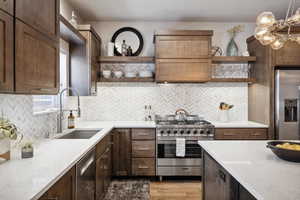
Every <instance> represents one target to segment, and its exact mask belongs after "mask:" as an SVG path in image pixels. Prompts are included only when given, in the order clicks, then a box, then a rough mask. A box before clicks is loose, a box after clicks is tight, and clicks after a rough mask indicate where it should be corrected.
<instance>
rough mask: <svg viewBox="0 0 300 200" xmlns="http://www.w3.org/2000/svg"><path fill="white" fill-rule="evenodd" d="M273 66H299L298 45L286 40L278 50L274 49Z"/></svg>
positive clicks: (299, 50) (299, 53) (299, 54)
mask: <svg viewBox="0 0 300 200" xmlns="http://www.w3.org/2000/svg"><path fill="white" fill-rule="evenodd" d="M273 62H274V66H299V65H300V47H299V44H298V43H296V42H287V43H286V44H285V46H284V47H283V48H281V49H279V50H277V51H276V50H274V60H273Z"/></svg>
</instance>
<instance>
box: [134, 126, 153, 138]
mask: <svg viewBox="0 0 300 200" xmlns="http://www.w3.org/2000/svg"><path fill="white" fill-rule="evenodd" d="M132 139H133V140H155V129H145V128H138V129H132Z"/></svg>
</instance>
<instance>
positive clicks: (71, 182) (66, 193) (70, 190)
mask: <svg viewBox="0 0 300 200" xmlns="http://www.w3.org/2000/svg"><path fill="white" fill-rule="evenodd" d="M75 171H76V170H75V167H73V168H72V169H71V170H70V171H69V172H67V173H66V174H65V175H64V176H63V177H62V178H60V179H59V180H58V181H57V182H56V183H55V184H54V185H53V186H52V187H51V188H50V189H49V190H48V191H47V192H46V193H45V194H44V195H43V196H42V197H41V198H40V199H39V200H75V194H76V192H75V188H76V172H75Z"/></svg>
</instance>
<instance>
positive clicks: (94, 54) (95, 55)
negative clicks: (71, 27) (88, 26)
mask: <svg viewBox="0 0 300 200" xmlns="http://www.w3.org/2000/svg"><path fill="white" fill-rule="evenodd" d="M99 56H100V41H99V40H98V39H97V38H96V37H95V36H94V35H93V34H92V33H91V60H92V62H94V63H97V62H98V59H99Z"/></svg>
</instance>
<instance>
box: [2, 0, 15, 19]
mask: <svg viewBox="0 0 300 200" xmlns="http://www.w3.org/2000/svg"><path fill="white" fill-rule="evenodd" d="M0 9H2V10H4V11H5V12H7V13H9V14H10V15H14V0H0Z"/></svg>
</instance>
